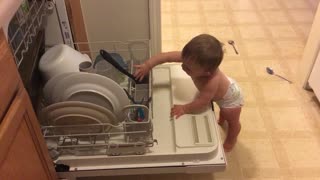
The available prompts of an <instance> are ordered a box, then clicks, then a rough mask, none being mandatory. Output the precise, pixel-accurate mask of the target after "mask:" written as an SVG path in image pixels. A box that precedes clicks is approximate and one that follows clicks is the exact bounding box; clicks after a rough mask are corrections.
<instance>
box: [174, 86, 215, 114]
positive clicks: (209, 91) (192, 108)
mask: <svg viewBox="0 0 320 180" xmlns="http://www.w3.org/2000/svg"><path fill="white" fill-rule="evenodd" d="M217 89H218V88H217V86H211V87H210V86H209V85H207V87H205V88H203V90H201V91H200V93H199V95H198V96H197V97H196V98H195V99H194V100H193V101H192V102H190V103H188V104H185V105H174V106H173V108H172V109H171V116H176V118H179V117H180V116H182V115H183V114H193V113H199V112H200V111H202V110H203V109H205V108H206V107H207V106H208V105H209V104H210V103H211V100H212V98H213V95H214V94H215V92H216V91H217Z"/></svg>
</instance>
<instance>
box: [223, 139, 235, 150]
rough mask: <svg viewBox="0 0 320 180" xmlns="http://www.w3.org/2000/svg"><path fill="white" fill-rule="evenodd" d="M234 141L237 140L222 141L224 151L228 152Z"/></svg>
mask: <svg viewBox="0 0 320 180" xmlns="http://www.w3.org/2000/svg"><path fill="white" fill-rule="evenodd" d="M236 142H237V140H235V141H234V142H227V141H225V142H224V143H223V149H224V152H230V151H231V150H232V149H233V147H234V145H235V144H236Z"/></svg>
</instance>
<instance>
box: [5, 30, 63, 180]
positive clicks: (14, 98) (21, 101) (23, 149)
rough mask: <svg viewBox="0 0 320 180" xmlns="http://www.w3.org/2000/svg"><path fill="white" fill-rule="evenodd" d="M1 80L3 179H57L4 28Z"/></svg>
mask: <svg viewBox="0 0 320 180" xmlns="http://www.w3.org/2000/svg"><path fill="white" fill-rule="evenodd" d="M0 83H1V87H0V180H29V179H30V180H35V179H39V180H40V179H41V180H46V179H57V175H56V172H55V169H54V166H53V162H52V160H51V158H50V156H49V153H48V150H47V147H46V144H45V142H44V139H43V136H42V134H41V130H40V126H39V122H38V120H37V118H36V115H35V113H34V111H33V109H32V105H31V102H30V99H29V96H28V94H27V92H26V90H25V88H24V87H23V84H22V82H21V79H20V75H19V73H18V70H17V67H16V65H15V62H14V59H13V56H12V53H11V50H10V48H9V45H8V43H7V41H6V39H5V37H4V33H3V30H2V29H0Z"/></svg>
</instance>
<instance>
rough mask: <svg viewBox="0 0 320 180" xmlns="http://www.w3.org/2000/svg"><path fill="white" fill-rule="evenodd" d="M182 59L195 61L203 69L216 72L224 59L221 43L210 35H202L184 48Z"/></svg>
mask: <svg viewBox="0 0 320 180" xmlns="http://www.w3.org/2000/svg"><path fill="white" fill-rule="evenodd" d="M182 59H184V60H192V61H195V62H196V63H197V64H199V65H200V66H201V67H204V68H206V69H207V70H209V71H214V70H216V69H217V68H218V67H219V65H220V63H221V61H222V59H223V49H222V45H221V42H220V41H219V40H217V39H216V38H215V37H213V36H211V35H209V34H200V35H198V36H196V37H194V38H193V39H191V41H189V42H188V43H187V44H186V45H185V46H184V48H183V50H182Z"/></svg>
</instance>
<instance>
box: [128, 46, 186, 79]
mask: <svg viewBox="0 0 320 180" xmlns="http://www.w3.org/2000/svg"><path fill="white" fill-rule="evenodd" d="M166 62H182V58H181V52H180V51H173V52H166V53H160V54H158V55H155V56H152V57H151V58H150V59H148V60H147V61H145V62H144V63H143V64H140V65H135V66H134V67H135V68H136V72H135V73H134V76H135V77H136V79H139V80H140V81H141V80H142V79H143V77H144V76H145V75H146V74H148V73H149V71H150V70H151V69H152V68H153V67H154V66H156V65H159V64H163V63H166Z"/></svg>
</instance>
